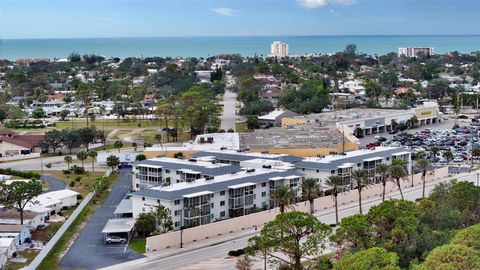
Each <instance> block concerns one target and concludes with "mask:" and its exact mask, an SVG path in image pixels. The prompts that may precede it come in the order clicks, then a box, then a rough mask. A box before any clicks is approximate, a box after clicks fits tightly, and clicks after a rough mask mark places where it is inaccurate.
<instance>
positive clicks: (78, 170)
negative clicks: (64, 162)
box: [71, 165, 85, 174]
mask: <svg viewBox="0 0 480 270" xmlns="http://www.w3.org/2000/svg"><path fill="white" fill-rule="evenodd" d="M71 170H72V172H73V173H74V174H84V173H85V168H84V167H80V166H77V165H73V166H72V169H71Z"/></svg>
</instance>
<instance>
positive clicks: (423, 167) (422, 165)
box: [415, 159, 430, 198]
mask: <svg viewBox="0 0 480 270" xmlns="http://www.w3.org/2000/svg"><path fill="white" fill-rule="evenodd" d="M415 165H416V166H417V168H418V169H419V170H420V171H421V172H422V185H423V187H422V198H425V178H426V176H427V171H428V169H429V168H430V161H428V160H426V159H420V160H418V161H417V163H416V164H415Z"/></svg>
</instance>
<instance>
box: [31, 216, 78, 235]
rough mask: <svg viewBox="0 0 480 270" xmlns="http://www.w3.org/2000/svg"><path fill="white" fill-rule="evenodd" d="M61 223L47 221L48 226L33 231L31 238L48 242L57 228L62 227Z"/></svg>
mask: <svg viewBox="0 0 480 270" xmlns="http://www.w3.org/2000/svg"><path fill="white" fill-rule="evenodd" d="M72 209H74V208H72ZM62 225H63V222H55V223H48V226H47V227H45V229H42V230H35V231H33V232H32V239H33V240H35V241H41V242H43V241H45V242H48V241H50V239H52V237H53V236H54V235H55V233H56V232H57V231H58V229H60V227H62Z"/></svg>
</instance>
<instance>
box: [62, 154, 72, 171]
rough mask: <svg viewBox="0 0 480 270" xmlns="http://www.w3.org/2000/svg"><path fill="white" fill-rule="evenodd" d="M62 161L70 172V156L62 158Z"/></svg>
mask: <svg viewBox="0 0 480 270" xmlns="http://www.w3.org/2000/svg"><path fill="white" fill-rule="evenodd" d="M63 161H65V163H67V166H68V169H69V170H70V163H72V157H71V156H65V157H64V158H63Z"/></svg>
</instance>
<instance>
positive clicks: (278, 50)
mask: <svg viewBox="0 0 480 270" xmlns="http://www.w3.org/2000/svg"><path fill="white" fill-rule="evenodd" d="M270 53H271V55H272V56H273V57H287V56H288V44H287V43H284V42H281V41H274V42H273V43H272V45H271V48H270Z"/></svg>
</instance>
